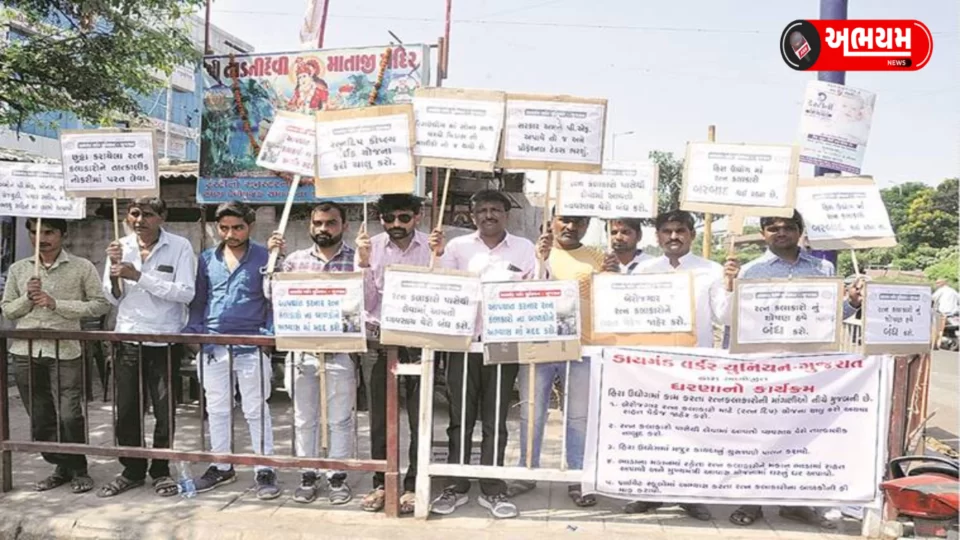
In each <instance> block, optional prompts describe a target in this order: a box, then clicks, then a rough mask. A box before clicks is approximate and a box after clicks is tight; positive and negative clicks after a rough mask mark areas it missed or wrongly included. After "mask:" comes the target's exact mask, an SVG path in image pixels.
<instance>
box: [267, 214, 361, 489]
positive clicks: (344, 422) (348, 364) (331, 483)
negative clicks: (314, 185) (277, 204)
mask: <svg viewBox="0 0 960 540" xmlns="http://www.w3.org/2000/svg"><path fill="white" fill-rule="evenodd" d="M308 226H309V231H310V238H311V239H313V244H314V245H313V247H310V248H306V249H301V250H299V251H295V252H293V253H291V254H290V255H289V256H284V255H283V254H284V253H285V251H286V242H285V241H284V238H283V235H282V234H281V233H279V232H275V233H273V235H272V236H271V237H270V241H269V242H268V243H267V249H268V250H269V251H273V250H274V249H279V250H280V254H281V259H280V261H278V265H279V266H280V269H281V271H282V272H353V271H354V269H355V268H356V264H355V262H354V261H355V258H356V252H355V251H354V249H353V248H351V247H350V246H348V245H346V244H345V243H344V242H343V234H344V233H345V232H347V230H348V225H347V213H346V210H344V208H343V206H341V205H340V204H338V203H336V202H333V201H323V202H320V203H318V204H317V205H316V206H315V207H314V208H313V211H312V212H311V213H310V222H309V225H308ZM357 244H358V247H362V249H364V250H367V251H369V249H370V246H369V240H366V241H365V242H363V244H366V245H362V246H361V242H358V243H357ZM268 279H269V278H268ZM269 291H270V287H269V285H268V286H267V294H268V296H269ZM322 356H323V358H320V357H318V356H316V355H314V354H312V353H309V352H302V351H294V352H290V353H289V354H287V361H286V367H285V379H286V386H287V388H293V392H292V393H291V395H292V396H295V399H294V404H293V407H294V409H293V410H294V415H293V416H294V425H295V427H296V440H295V441H294V445H295V450H296V455H298V456H301V457H318V456H319V453H318V448H317V433H318V419H319V418H320V412H319V409H320V407H319V401H320V370H321V369H324V370H325V372H326V395H327V415H328V422H329V429H330V448H329V451H328V457H329V458H330V459H336V460H344V459H349V458H350V457H351V456H352V455H353V442H354V438H353V429H354V425H353V406H354V403H355V402H356V399H357V397H356V394H357V377H356V372H355V367H354V364H353V360H352V359H351V358H350V355H349V354H347V353H326V354H323V355H322ZM321 362H323V365H321ZM318 473H319V471H317V470H314V469H307V470H304V471H302V472H301V475H300V487H298V488H297V489H296V491H295V492H294V494H293V500H294V501H296V502H299V503H304V504H306V503H310V502H313V501H314V500H316V498H317V492H318V490H319V489H320V486H319V485H318ZM326 479H327V485H328V488H329V491H328V496H329V499H330V504H333V505H342V504H346V503H348V502H350V500H351V499H352V498H353V493H352V492H351V491H350V486H349V485H348V484H347V473H346V472H344V471H327V472H326Z"/></svg>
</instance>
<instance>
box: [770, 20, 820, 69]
mask: <svg viewBox="0 0 960 540" xmlns="http://www.w3.org/2000/svg"><path fill="white" fill-rule="evenodd" d="M820 47H821V45H820V33H819V32H817V28H816V27H815V26H813V24H811V23H810V22H808V21H793V22H792V23H790V24H788V25H787V27H786V28H784V29H783V34H781V36H780V56H781V57H783V61H784V62H786V63H787V65H788V66H790V68H792V69H795V70H797V71H806V70H808V69H810V68H811V67H813V65H814V64H815V63H816V61H817V58H820Z"/></svg>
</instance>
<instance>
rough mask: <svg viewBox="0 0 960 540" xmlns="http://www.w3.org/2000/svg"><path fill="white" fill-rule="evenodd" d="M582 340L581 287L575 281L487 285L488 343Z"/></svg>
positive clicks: (485, 323)
mask: <svg viewBox="0 0 960 540" xmlns="http://www.w3.org/2000/svg"><path fill="white" fill-rule="evenodd" d="M578 339H580V287H579V284H578V283H577V282H576V281H574V280H566V281H509V282H492V283H484V284H483V339H482V341H483V342H484V343H516V342H523V341H545V340H550V341H557V340H561V341H564V340H566V341H576V340H578Z"/></svg>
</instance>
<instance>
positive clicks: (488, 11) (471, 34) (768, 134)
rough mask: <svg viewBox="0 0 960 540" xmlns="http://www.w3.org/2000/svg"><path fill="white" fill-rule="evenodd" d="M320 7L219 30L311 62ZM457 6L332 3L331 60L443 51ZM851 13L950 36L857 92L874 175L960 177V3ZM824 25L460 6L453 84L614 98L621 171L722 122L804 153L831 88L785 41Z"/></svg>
mask: <svg viewBox="0 0 960 540" xmlns="http://www.w3.org/2000/svg"><path fill="white" fill-rule="evenodd" d="M306 5H307V0H271V1H270V2H263V1H262V0H216V1H215V2H214V3H213V8H212V15H211V21H212V23H213V24H215V25H217V26H219V27H221V28H223V29H224V30H226V31H228V32H230V33H233V34H234V35H236V36H237V37H239V38H241V39H243V40H245V41H247V42H248V43H250V44H252V45H253V46H254V47H255V48H256V50H257V51H258V52H280V51H290V50H296V49H298V48H299V29H300V26H301V24H302V21H303V15H304V11H305V10H306ZM444 5H445V1H444V0H403V1H393V2H387V1H385V0H349V1H347V0H330V8H329V17H328V21H327V29H326V37H325V43H324V46H325V47H324V48H344V47H357V46H376V45H385V44H387V43H389V42H390V41H391V40H392V38H391V37H390V35H389V34H388V31H392V32H393V33H394V34H396V35H397V36H398V37H399V38H400V39H402V40H403V42H404V43H436V41H437V38H438V37H439V36H442V35H443V26H444V23H443V17H444ZM848 5H849V7H848V17H849V18H851V19H917V20H920V21H922V22H923V23H925V24H926V25H927V26H928V27H929V28H930V30H931V32H933V38H934V52H933V58H932V59H931V61H930V63H929V64H928V65H927V66H926V67H924V68H923V69H921V70H920V71H916V72H850V73H848V74H847V81H846V82H847V84H848V85H850V86H853V87H857V88H862V89H866V90H870V91H872V92H876V93H877V104H876V110H875V113H874V118H873V126H872V128H871V133H870V139H869V142H868V144H867V150H866V157H865V159H864V164H863V174H868V175H872V176H873V177H874V178H876V180H877V182H878V183H879V185H880V186H881V187H883V186H890V185H895V184H898V183H902V182H907V181H920V182H924V183H927V184H937V183H939V182H940V180H942V179H943V178H947V177H954V176H960V2H957V1H955V0H913V1H911V0H899V1H897V0H850V1H849V4H848ZM818 11H819V1H818V0H800V1H792V2H785V1H780V0H777V1H771V0H664V1H660V2H653V1H650V0H590V1H584V0H469V1H466V0H453V9H452V18H453V23H452V26H451V31H450V43H451V47H450V62H449V77H448V78H447V79H446V80H444V81H443V86H447V87H455V88H486V89H495V90H504V91H507V92H532V93H547V94H568V95H576V96H582V97H599V98H607V99H608V100H609V105H608V120H607V143H606V147H607V148H608V150H610V149H612V148H611V147H612V144H611V143H612V142H613V140H614V135H615V134H619V135H617V136H616V137H615V139H616V144H615V146H616V155H615V156H614V157H615V158H616V159H618V160H630V159H644V158H646V157H647V154H648V153H649V152H650V151H651V150H663V151H669V152H673V153H674V154H675V155H678V156H682V155H683V152H684V147H685V145H686V143H687V142H688V141H703V140H706V135H707V126H708V125H710V124H714V125H716V129H717V141H718V142H731V143H755V144H791V143H793V142H795V141H796V140H797V138H798V130H799V122H800V107H801V100H802V98H803V93H804V88H805V85H806V83H807V81H809V80H811V79H815V78H816V74H814V73H803V72H796V71H793V70H791V69H789V68H788V67H787V66H786V64H784V62H783V60H782V59H781V57H780V52H779V43H778V42H779V38H780V33H781V32H782V30H783V28H784V27H785V26H786V25H787V23H789V22H791V21H793V20H795V19H816V18H818ZM433 73H434V74H435V70H433ZM628 132H632V133H630V134H627V133H628ZM609 155H610V154H609V153H608V156H609ZM801 175H802V176H812V175H813V168H812V167H808V166H806V165H804V166H802V167H801Z"/></svg>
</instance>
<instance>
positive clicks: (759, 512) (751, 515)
mask: <svg viewBox="0 0 960 540" xmlns="http://www.w3.org/2000/svg"><path fill="white" fill-rule="evenodd" d="M761 517H763V508H761V507H759V506H741V507H740V508H737V509H736V510H735V511H734V512H733V513H732V514H730V523H733V524H734V525H739V526H741V527H749V526H750V525H753V523H754V522H755V521H757V520H758V519H760V518H761Z"/></svg>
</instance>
